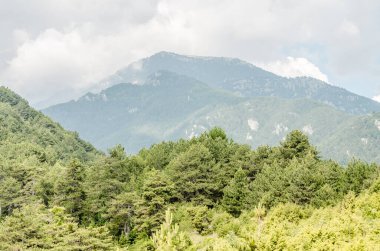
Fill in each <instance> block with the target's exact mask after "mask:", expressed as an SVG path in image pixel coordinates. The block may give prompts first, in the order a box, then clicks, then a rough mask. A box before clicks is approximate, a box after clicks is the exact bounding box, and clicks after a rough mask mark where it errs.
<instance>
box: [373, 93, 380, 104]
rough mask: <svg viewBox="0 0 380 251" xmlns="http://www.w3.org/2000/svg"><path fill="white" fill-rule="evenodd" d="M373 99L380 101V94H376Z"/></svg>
mask: <svg viewBox="0 0 380 251" xmlns="http://www.w3.org/2000/svg"><path fill="white" fill-rule="evenodd" d="M372 99H373V100H375V101H377V102H379V103H380V95H377V96H374V97H373V98H372Z"/></svg>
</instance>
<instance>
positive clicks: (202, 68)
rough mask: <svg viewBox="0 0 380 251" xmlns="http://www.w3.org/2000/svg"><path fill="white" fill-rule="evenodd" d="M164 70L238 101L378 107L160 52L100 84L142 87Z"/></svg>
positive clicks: (244, 68)
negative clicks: (298, 100)
mask: <svg viewBox="0 0 380 251" xmlns="http://www.w3.org/2000/svg"><path fill="white" fill-rule="evenodd" d="M159 70H167V71H171V72H176V73H178V74H182V75H186V76H190V77H192V78H195V79H198V80H199V81H202V82H204V83H207V84H208V85H209V86H211V87H215V88H220V89H224V90H227V91H230V92H233V93H235V94H237V95H239V96H242V97H260V96H273V97H280V98H286V99H293V98H309V99H313V100H316V101H319V102H322V103H325V104H328V105H331V106H333V107H335V108H337V109H340V110H342V111H345V112H348V113H352V114H368V113H371V112H380V104H379V103H378V102H376V101H373V100H371V99H369V98H366V97H362V96H360V95H357V94H354V93H351V92H349V91H347V90H345V89H342V88H339V87H336V86H332V85H329V84H327V83H325V82H323V81H320V80H317V79H314V78H309V77H297V78H285V77H281V76H278V75H275V74H273V73H271V72H268V71H265V70H263V69H260V68H259V67H256V66H254V65H252V64H250V63H247V62H245V61H242V60H240V59H234V58H221V57H197V56H184V55H178V54H175V53H171V52H160V53H157V54H154V55H153V56H151V57H148V58H145V59H141V60H139V61H137V62H134V63H132V64H131V65H129V66H128V67H127V68H125V69H121V70H119V71H118V72H116V73H115V74H114V75H112V76H110V77H108V78H107V79H105V80H104V81H102V85H103V86H110V85H114V84H118V83H125V82H130V83H143V82H144V81H145V79H146V78H147V76H149V75H151V74H152V73H154V72H156V71H159Z"/></svg>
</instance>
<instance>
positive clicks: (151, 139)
mask: <svg viewBox="0 0 380 251" xmlns="http://www.w3.org/2000/svg"><path fill="white" fill-rule="evenodd" d="M238 100H240V98H239V97H236V96H235V95H233V94H230V93H228V92H225V91H221V90H215V89H212V88H210V87H208V86H207V85H206V84H204V83H202V82H200V81H198V80H196V79H193V78H190V77H187V76H184V75H178V74H175V73H171V72H167V71H158V72H156V73H153V74H152V75H150V76H148V78H147V80H146V81H145V82H144V84H143V85H135V84H128V83H123V84H118V85H114V86H112V87H110V88H108V89H106V90H104V91H102V92H100V93H99V94H92V93H88V94H86V95H85V96H83V97H81V98H80V99H79V100H77V101H70V102H68V103H66V104H61V105H56V106H52V107H50V108H48V109H45V110H43V112H44V113H45V114H47V115H49V116H51V117H52V118H53V119H55V120H57V121H60V123H62V125H63V126H64V127H65V128H68V129H70V130H71V129H72V130H76V131H78V132H79V133H80V135H81V137H83V138H84V139H86V140H89V141H90V142H92V143H93V144H94V145H95V146H97V147H99V148H101V149H107V148H109V147H111V146H113V145H115V144H118V143H122V144H123V145H124V146H126V148H127V150H128V151H132V152H136V151H138V150H139V149H141V148H142V147H144V146H149V145H151V144H153V143H156V142H158V141H160V140H161V139H174V138H177V136H179V135H178V133H177V134H175V133H176V131H177V128H176V127H177V126H178V125H180V124H181V123H182V121H184V120H186V119H187V118H188V115H189V114H192V113H194V112H196V111H198V110H200V109H204V107H208V106H211V107H215V106H217V105H221V104H226V105H229V104H233V103H236V102H237V101H238ZM173 134H175V135H176V136H173ZM181 136H182V135H181Z"/></svg>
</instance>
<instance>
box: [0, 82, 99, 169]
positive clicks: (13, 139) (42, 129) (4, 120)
mask: <svg viewBox="0 0 380 251" xmlns="http://www.w3.org/2000/svg"><path fill="white" fill-rule="evenodd" d="M0 143H1V144H0V152H1V157H0V160H1V159H3V160H5V159H8V160H14V159H16V158H31V157H33V156H35V157H37V158H38V159H39V160H41V161H43V162H44V161H49V162H51V163H53V162H56V161H60V160H63V161H66V160H70V159H72V158H78V159H82V160H90V159H93V158H94V157H95V156H96V155H98V154H99V152H98V151H97V150H96V149H95V148H94V147H93V146H92V145H91V144H89V143H87V142H85V141H83V140H81V139H80V138H79V136H78V134H77V133H74V132H68V131H66V130H64V129H63V128H62V127H61V126H60V125H59V124H57V123H56V122H53V121H52V120H51V119H50V118H48V117H46V116H45V115H43V114H42V113H41V112H38V111H36V110H34V109H33V108H31V107H30V106H29V105H28V103H27V101H25V100H24V99H23V98H21V97H20V96H18V95H17V94H15V93H13V92H12V91H10V90H9V89H8V88H5V87H0Z"/></svg>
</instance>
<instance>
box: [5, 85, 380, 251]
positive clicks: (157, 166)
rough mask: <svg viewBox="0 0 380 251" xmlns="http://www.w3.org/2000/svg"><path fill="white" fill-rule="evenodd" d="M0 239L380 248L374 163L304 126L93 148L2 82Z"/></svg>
mask: <svg viewBox="0 0 380 251" xmlns="http://www.w3.org/2000/svg"><path fill="white" fill-rule="evenodd" d="M0 93H1V95H0V101H1V103H0V105H1V106H0V108H1V113H0V115H1V124H2V127H1V150H0V153H1V158H0V205H1V216H0V217H1V223H0V249H1V250H162V251H167V250H379V243H380V237H379V229H380V214H379V212H380V203H379V202H380V178H379V172H380V167H379V166H378V164H369V163H365V162H362V161H360V160H355V159H353V160H352V161H351V162H350V163H349V164H348V165H347V166H341V165H339V164H338V163H336V162H334V161H332V160H324V159H323V158H321V157H320V155H319V153H318V151H317V150H316V148H315V147H314V146H312V145H311V144H310V143H309V140H308V137H307V136H306V135H305V134H303V133H302V132H301V131H297V130H295V131H292V132H290V133H288V135H287V137H286V138H285V139H284V140H283V141H281V142H280V143H279V144H278V145H277V146H273V147H269V146H260V147H258V148H256V149H251V147H250V146H248V145H242V144H238V143H236V142H234V141H233V140H232V139H230V138H228V136H227V135H226V134H225V132H224V131H223V130H222V129H220V128H217V127H216V128H213V129H211V130H209V131H207V132H204V133H202V134H201V135H199V136H198V137H193V138H191V139H188V140H184V139H181V140H178V141H168V142H161V143H158V144H155V145H153V146H151V147H150V148H148V149H142V150H140V151H139V153H138V154H135V155H129V154H126V153H125V150H124V149H123V147H121V146H120V145H118V146H115V147H113V148H112V149H110V150H109V151H108V153H107V154H102V153H99V152H98V151H96V150H95V149H94V148H93V147H92V146H91V145H89V144H87V143H85V142H83V141H81V140H80V139H78V137H77V136H76V134H74V133H70V132H67V131H65V130H63V129H62V128H61V127H60V126H59V125H57V124H55V123H53V122H52V121H51V120H50V119H48V118H47V117H45V116H43V115H42V114H41V113H39V112H37V111H35V110H33V109H31V108H30V107H28V105H27V103H26V102H25V101H24V100H22V99H21V98H20V97H19V96H17V95H15V94H13V93H12V92H10V91H9V90H7V89H1V92H0Z"/></svg>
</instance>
